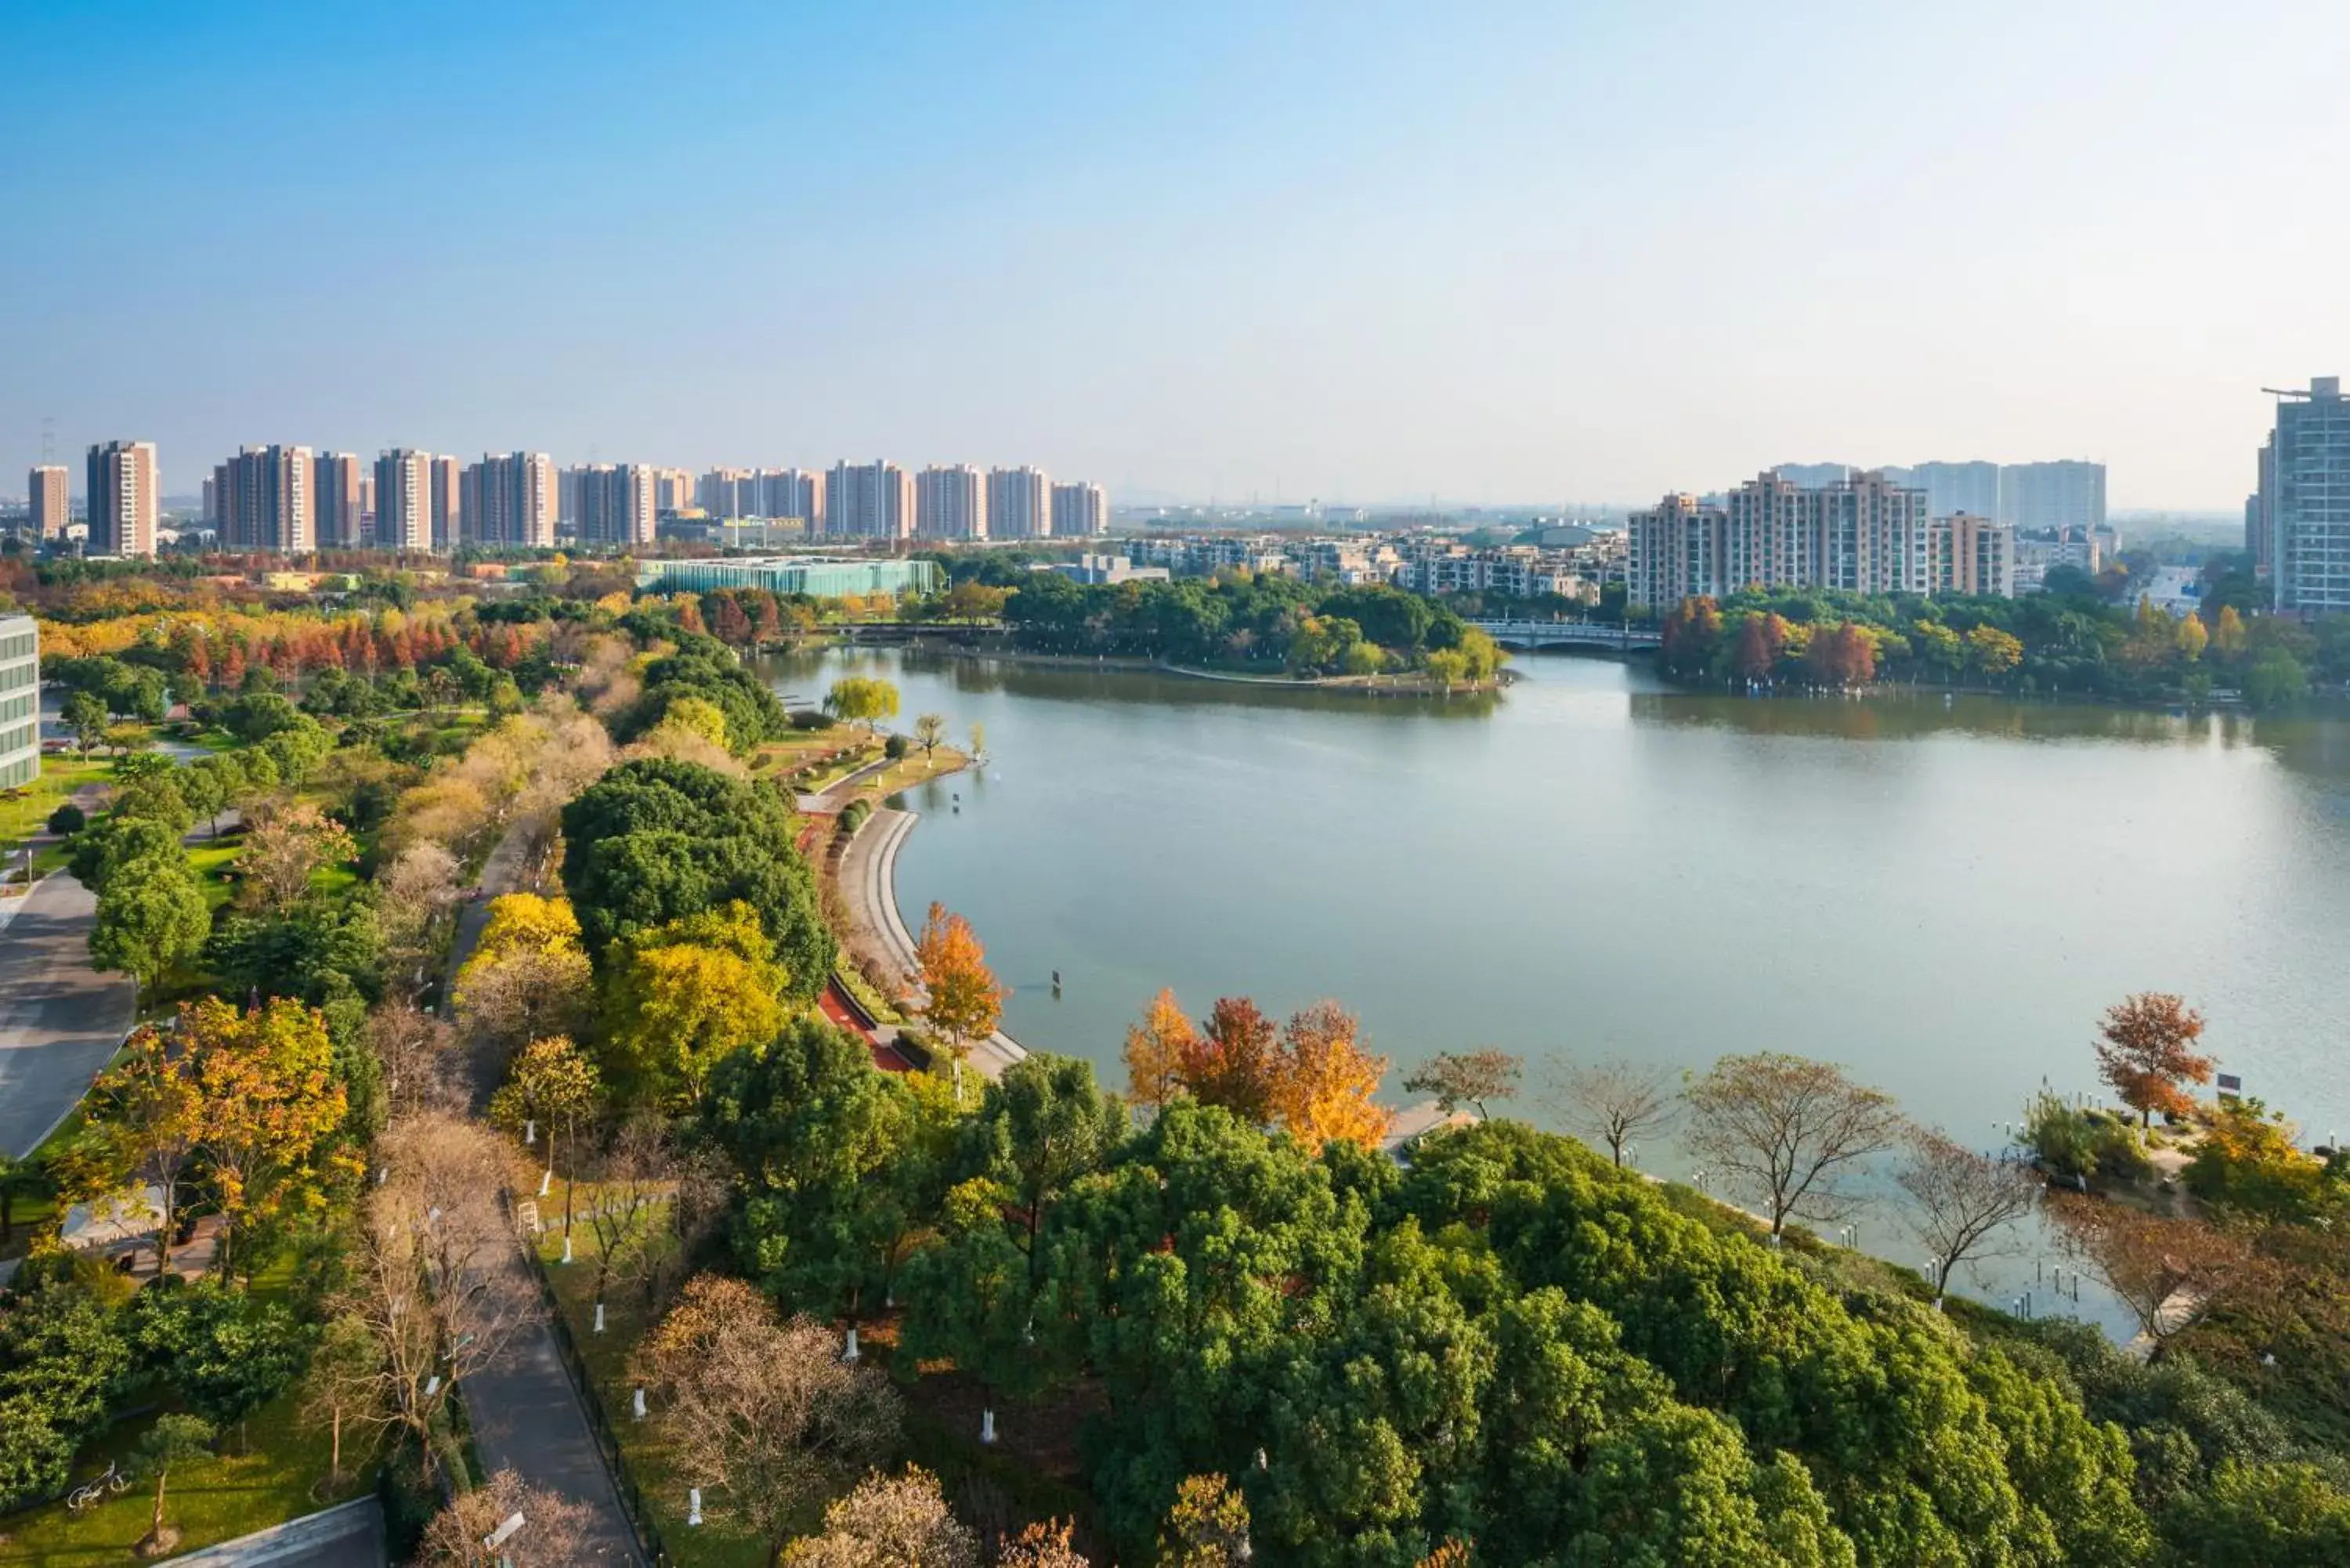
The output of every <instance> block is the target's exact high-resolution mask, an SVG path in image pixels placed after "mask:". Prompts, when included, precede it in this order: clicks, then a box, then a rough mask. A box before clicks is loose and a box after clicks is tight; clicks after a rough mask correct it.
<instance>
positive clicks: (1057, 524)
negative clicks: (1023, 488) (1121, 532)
mask: <svg viewBox="0 0 2350 1568" xmlns="http://www.w3.org/2000/svg"><path fill="white" fill-rule="evenodd" d="M1108 532H1109V493H1108V492H1107V491H1106V490H1104V489H1103V488H1102V487H1101V486H1100V485H1098V484H1082V483H1080V484H1056V485H1055V486H1053V537H1054V538H1055V539H1084V538H1088V537H1090V536H1092V535H1097V534H1107V533H1108Z"/></svg>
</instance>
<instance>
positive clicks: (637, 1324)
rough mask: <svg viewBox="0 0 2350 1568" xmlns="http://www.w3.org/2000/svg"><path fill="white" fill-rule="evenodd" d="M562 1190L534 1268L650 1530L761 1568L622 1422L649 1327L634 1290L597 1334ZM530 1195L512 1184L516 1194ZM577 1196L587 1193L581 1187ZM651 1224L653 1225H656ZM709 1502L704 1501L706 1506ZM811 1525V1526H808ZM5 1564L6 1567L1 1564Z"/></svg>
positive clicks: (666, 1542) (544, 1203) (715, 1560)
mask: <svg viewBox="0 0 2350 1568" xmlns="http://www.w3.org/2000/svg"><path fill="white" fill-rule="evenodd" d="M564 1186H565V1184H564V1183H562V1182H560V1181H557V1182H556V1183H554V1184H553V1186H552V1188H551V1189H550V1190H549V1191H548V1194H547V1196H546V1197H545V1198H541V1199H537V1202H538V1213H539V1220H540V1223H541V1224H543V1225H545V1226H546V1234H544V1235H542V1236H539V1237H537V1238H536V1241H537V1243H538V1255H539V1258H540V1261H542V1262H545V1263H546V1272H547V1277H548V1278H549V1279H551V1280H552V1281H553V1282H554V1283H555V1297H556V1303H557V1304H558V1305H559V1306H560V1308H561V1310H562V1313H563V1319H564V1322H565V1323H566V1324H568V1325H569V1326H570V1329H571V1338H572V1343H573V1344H575V1345H577V1346H578V1347H579V1355H580V1358H581V1359H582V1360H584V1361H585V1362H586V1363H587V1375H588V1378H589V1380H590V1381H591V1382H592V1383H593V1385H594V1386H595V1389H596V1397H598V1399H600V1400H601V1401H603V1405H604V1414H605V1416H606V1417H608V1419H609V1420H610V1421H611V1423H612V1429H613V1431H614V1432H615V1433H617V1434H618V1436H619V1441H620V1450H621V1455H622V1457H623V1459H624V1460H625V1461H626V1463H627V1466H628V1474H629V1480H633V1481H635V1482H636V1484H637V1487H638V1489H639V1492H640V1493H641V1495H642V1497H643V1499H644V1504H645V1509H646V1511H647V1512H649V1513H650V1514H651V1516H652V1521H653V1528H654V1529H656V1530H657V1531H659V1532H660V1543H661V1546H662V1548H663V1550H664V1551H665V1552H667V1553H668V1556H669V1561H670V1562H671V1563H673V1564H676V1568H766V1562H767V1549H766V1547H765V1545H764V1544H763V1543H762V1542H760V1541H759V1540H758V1539H757V1538H756V1537H754V1536H752V1535H749V1534H746V1533H744V1532H742V1531H739V1530H736V1529H733V1528H732V1527H731V1526H729V1525H728V1524H727V1523H726V1522H725V1521H724V1520H723V1518H721V1517H719V1516H718V1514H717V1512H716V1511H714V1509H713V1508H712V1507H710V1506H706V1507H705V1512H706V1513H708V1514H709V1516H710V1521H709V1522H708V1523H706V1524H703V1525H702V1527H701V1528H699V1529H696V1528H694V1527H693V1526H691V1525H689V1524H687V1523H686V1521H685V1519H686V1490H687V1488H688V1487H690V1486H691V1484H692V1483H691V1481H689V1480H685V1479H684V1478H682V1477H681V1476H679V1475H678V1474H677V1471H676V1469H675V1467H674V1464H673V1461H672V1460H671V1457H670V1451H669V1447H668V1445H667V1444H665V1443H663V1442H662V1441H661V1439H660V1431H659V1428H657V1427H656V1426H655V1424H654V1423H652V1422H650V1421H646V1422H643V1423H641V1424H640V1423H639V1422H637V1421H636V1420H634V1419H633V1418H632V1417H630V1416H629V1409H630V1407H631V1404H630V1396H631V1394H632V1393H633V1391H634V1389H635V1388H636V1384H635V1383H634V1382H633V1381H632V1380H631V1379H630V1378H629V1355H630V1353H631V1352H632V1351H633V1350H634V1349H635V1348H636V1345H637V1344H638V1342H639V1340H641V1339H642V1338H643V1337H644V1336H645V1334H646V1332H647V1331H648V1330H649V1329H650V1327H651V1324H650V1323H649V1322H648V1321H647V1320H646V1316H645V1313H644V1307H643V1303H642V1299H641V1297H640V1295H639V1293H638V1292H637V1291H636V1290H634V1289H633V1288H631V1289H628V1290H621V1291H617V1292H615V1293H614V1294H613V1295H612V1296H610V1297H608V1298H606V1301H605V1303H604V1332H603V1333H602V1334H597V1333H595V1332H593V1331H594V1328H595V1324H596V1301H595V1289H596V1255H597V1249H596V1232H595V1231H593V1230H592V1229H590V1228H589V1227H588V1226H587V1223H586V1222H585V1221H580V1222H578V1223H577V1224H575V1225H574V1226H573V1227H572V1231H571V1248H572V1261H571V1262H568V1263H566V1262H562V1258H563V1199H564ZM535 1189H536V1184H535V1183H534V1184H532V1185H531V1186H530V1187H525V1186H523V1185H521V1184H520V1183H519V1182H518V1183H517V1185H516V1188H515V1190H516V1191H517V1193H520V1192H524V1191H530V1190H535ZM579 1190H580V1192H581V1194H582V1195H583V1196H584V1195H585V1194H586V1193H587V1190H588V1188H587V1183H585V1182H583V1183H581V1184H580V1189H579ZM654 1223H656V1224H658V1223H660V1221H659V1220H655V1221H654ZM714 1501H715V1500H705V1504H706V1505H709V1504H713V1503H714ZM811 1522H814V1521H811ZM0 1561H5V1560H0Z"/></svg>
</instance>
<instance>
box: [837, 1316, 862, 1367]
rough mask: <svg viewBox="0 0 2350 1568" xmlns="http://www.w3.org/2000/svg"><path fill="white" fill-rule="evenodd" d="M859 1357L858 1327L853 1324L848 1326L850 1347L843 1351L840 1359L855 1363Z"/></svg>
mask: <svg viewBox="0 0 2350 1568" xmlns="http://www.w3.org/2000/svg"><path fill="white" fill-rule="evenodd" d="M858 1355H860V1352H859V1351H858V1348H857V1325H856V1324H853V1323H852V1324H849V1325H848V1345H847V1348H845V1349H843V1350H842V1351H841V1353H840V1358H841V1359H842V1360H843V1361H855V1360H857V1359H858Z"/></svg>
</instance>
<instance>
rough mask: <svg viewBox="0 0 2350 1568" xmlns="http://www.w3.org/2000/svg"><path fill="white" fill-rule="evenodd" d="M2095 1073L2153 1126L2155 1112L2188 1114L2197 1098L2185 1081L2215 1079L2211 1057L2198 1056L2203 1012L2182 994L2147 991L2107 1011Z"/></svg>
mask: <svg viewBox="0 0 2350 1568" xmlns="http://www.w3.org/2000/svg"><path fill="white" fill-rule="evenodd" d="M2097 1033H2099V1035H2101V1036H2102V1038H2101V1039H2099V1041H2098V1042H2097V1073H2098V1075H2099V1076H2101V1077H2103V1078H2104V1079H2105V1081H2106V1083H2108V1084H2110V1085H2113V1089H2114V1092H2115V1093H2116V1094H2117V1095H2119V1096H2121V1098H2122V1103H2123V1104H2124V1105H2126V1106H2129V1107H2130V1108H2131V1109H2133V1110H2135V1111H2137V1113H2138V1119H2139V1122H2140V1124H2141V1125H2151V1124H2152V1122H2153V1120H2154V1113H2155V1112H2157V1111H2160V1112H2161V1113H2162V1114H2163V1115H2165V1116H2184V1115H2186V1114H2187V1113H2188V1112H2189V1110H2191V1109H2193V1108H2194V1106H2195V1101H2194V1098H2193V1096H2190V1095H2189V1094H2188V1093H2187V1091H2186V1089H2185V1088H2183V1087H2181V1085H2186V1084H2208V1083H2210V1081H2211V1058H2210V1057H2209V1056H2200V1055H2198V1054H2196V1052H2195V1042H2196V1041H2198V1040H2199V1039H2201V1038H2202V1037H2203V1015H2202V1014H2201V1013H2199V1012H2196V1011H2195V1010H2194V1009H2193V1008H2191V1007H2189V1006H2188V1005H2187V1002H2186V999H2185V998H2184V997H2178V996H2174V995H2172V994H2171V993H2170V992H2165V991H2145V992H2138V993H2137V995H2135V996H2126V997H2124V998H2123V999H2122V1000H2121V1001H2120V1002H2116V1003H2115V1004H2114V1005H2113V1006H2111V1007H2109V1008H2107V1009H2106V1016H2105V1018H2104V1019H2103V1021H2101V1022H2100V1023H2099V1024H2098V1026H2097Z"/></svg>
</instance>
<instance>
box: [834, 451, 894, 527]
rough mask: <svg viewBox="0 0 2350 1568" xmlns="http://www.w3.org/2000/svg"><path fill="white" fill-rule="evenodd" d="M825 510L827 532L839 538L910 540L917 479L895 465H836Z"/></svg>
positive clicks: (890, 463)
mask: <svg viewBox="0 0 2350 1568" xmlns="http://www.w3.org/2000/svg"><path fill="white" fill-rule="evenodd" d="M824 507H825V521H824V531H825V532H826V533H827V534H828V535H833V536H834V537H836V538H847V539H903V538H907V537H909V536H910V535H912V533H913V531H914V480H913V476H912V475H911V474H910V473H908V472H906V471H905V470H904V469H902V468H899V466H898V465H897V464H896V463H894V462H879V461H877V462H868V463H850V462H839V463H835V464H834V465H833V469H832V473H831V474H830V476H829V477H827V479H826V480H825V482H824Z"/></svg>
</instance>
